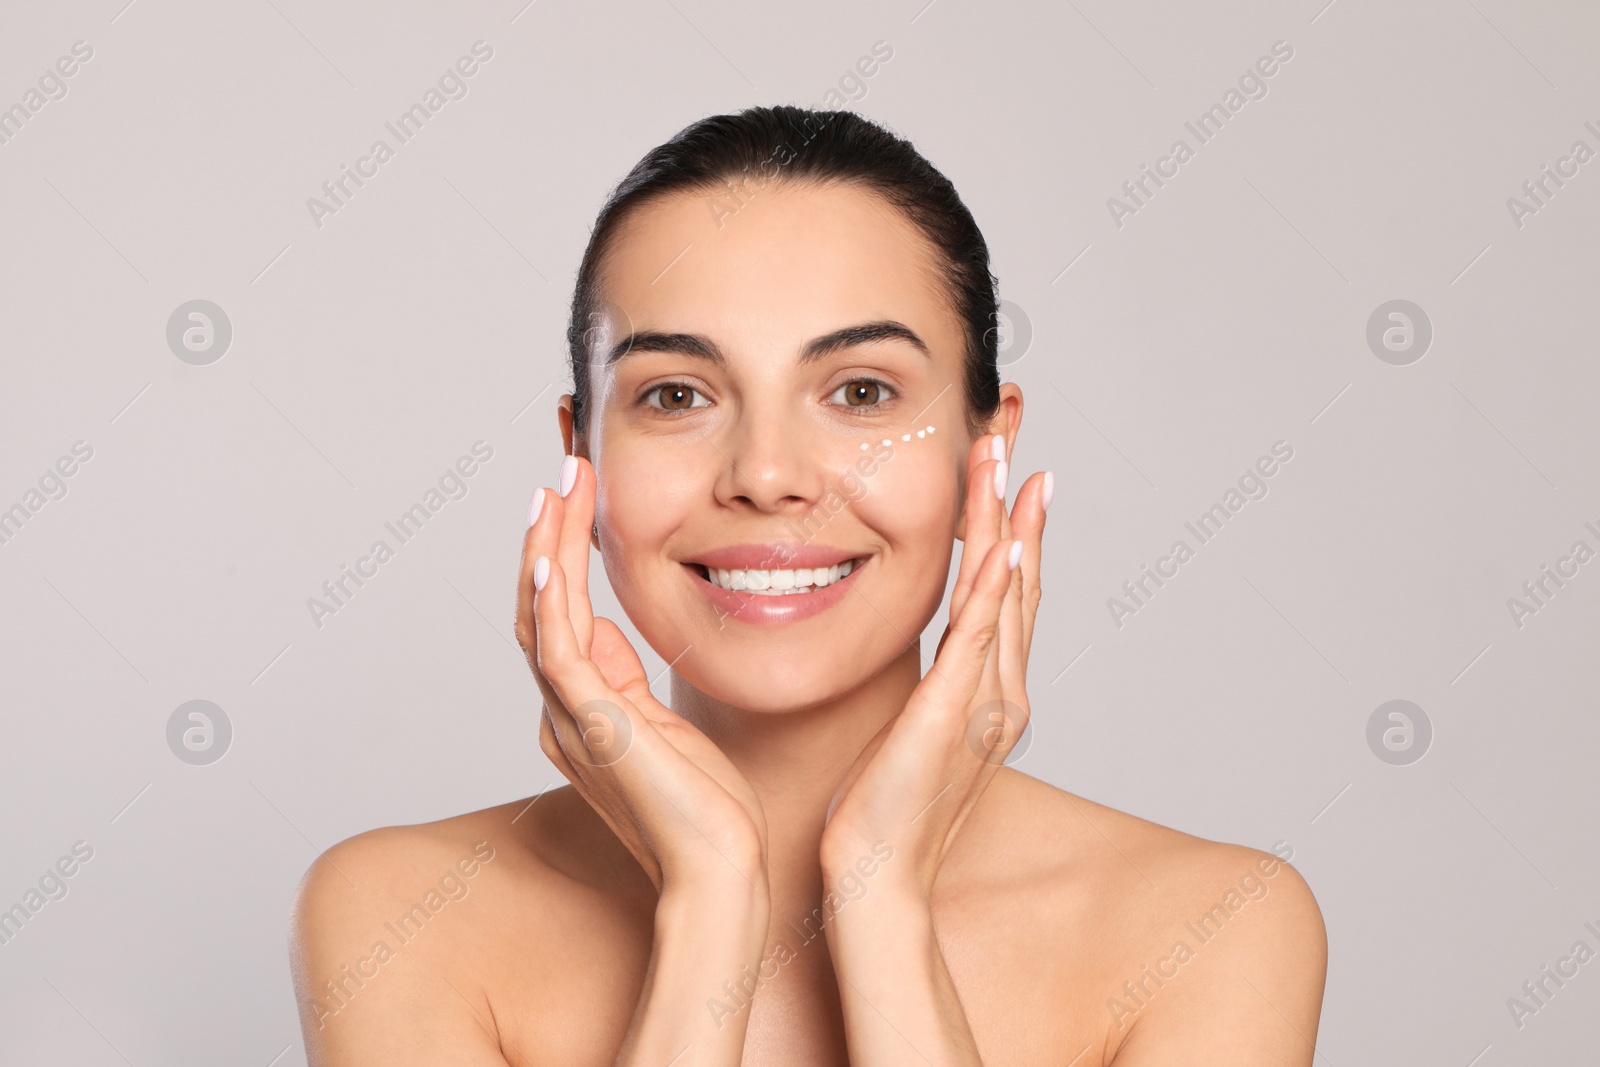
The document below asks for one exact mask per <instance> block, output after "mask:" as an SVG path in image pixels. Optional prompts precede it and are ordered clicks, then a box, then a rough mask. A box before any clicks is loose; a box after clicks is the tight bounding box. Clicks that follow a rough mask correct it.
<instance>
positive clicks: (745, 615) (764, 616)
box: [686, 561, 867, 625]
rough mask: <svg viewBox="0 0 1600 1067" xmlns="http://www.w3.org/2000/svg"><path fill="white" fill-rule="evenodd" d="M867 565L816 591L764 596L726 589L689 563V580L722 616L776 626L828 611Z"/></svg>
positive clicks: (851, 570) (859, 564) (841, 597)
mask: <svg viewBox="0 0 1600 1067" xmlns="http://www.w3.org/2000/svg"><path fill="white" fill-rule="evenodd" d="M866 565H867V561H862V562H859V563H857V564H856V565H855V566H854V567H852V568H851V569H850V573H849V574H847V575H845V576H844V577H843V578H840V579H839V580H838V581H837V582H834V583H833V584H831V585H827V586H824V587H823V588H821V589H818V590H816V591H815V592H811V593H785V594H783V595H781V596H762V595H760V594H758V593H747V592H744V591H742V590H734V589H724V588H722V586H720V585H718V584H717V583H715V582H713V581H709V580H707V579H705V578H702V577H701V576H700V572H699V570H697V569H696V568H695V567H693V566H688V565H686V566H688V570H689V577H690V579H691V580H693V581H694V583H695V584H696V585H698V586H699V587H700V589H701V591H702V592H704V593H705V596H706V599H708V600H710V601H711V604H712V606H713V607H715V608H716V609H717V614H718V615H719V616H720V617H721V618H729V619H737V620H738V621H739V622H748V623H755V624H757V625H775V624H780V623H786V622H799V621H800V620H802V619H809V618H811V616H813V615H817V614H820V613H822V612H824V611H827V610H828V609H829V608H831V607H833V605H835V604H837V603H838V602H839V601H841V600H843V599H844V597H845V595H846V594H847V593H848V592H849V588H848V587H849V585H850V583H852V582H854V581H855V579H856V575H858V574H860V573H861V568H863V567H865V566H866Z"/></svg>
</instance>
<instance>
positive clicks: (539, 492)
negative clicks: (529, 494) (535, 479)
mask: <svg viewBox="0 0 1600 1067" xmlns="http://www.w3.org/2000/svg"><path fill="white" fill-rule="evenodd" d="M543 510H544V488H543V487H542V486H541V487H540V488H538V489H535V490H534V491H533V503H531V504H529V505H528V525H529V526H532V525H533V524H534V523H536V522H538V521H539V512H541V511H543Z"/></svg>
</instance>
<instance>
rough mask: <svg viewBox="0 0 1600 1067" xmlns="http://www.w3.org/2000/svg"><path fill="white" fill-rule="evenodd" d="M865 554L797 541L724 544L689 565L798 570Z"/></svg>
mask: <svg viewBox="0 0 1600 1067" xmlns="http://www.w3.org/2000/svg"><path fill="white" fill-rule="evenodd" d="M861 558H862V555H861V554H860V553H857V552H852V551H850V550H849V549H847V548H831V547H829V546H827V545H807V544H798V543H795V542H776V543H772V544H744V545H725V546H724V547H722V548H714V549H711V550H709V551H707V552H702V553H700V554H699V555H697V556H695V557H694V558H692V559H689V560H686V561H685V562H688V563H698V564H700V565H701V566H704V567H715V568H717V569H718V570H793V569H796V568H816V567H831V566H833V565H834V564H837V563H844V562H845V561H846V560H853V559H861Z"/></svg>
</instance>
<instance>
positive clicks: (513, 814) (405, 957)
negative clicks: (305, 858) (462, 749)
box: [290, 790, 604, 1067]
mask: <svg viewBox="0 0 1600 1067" xmlns="http://www.w3.org/2000/svg"><path fill="white" fill-rule="evenodd" d="M561 793H562V791H560V790H555V791H552V792H551V793H550V794H548V795H546V796H543V797H540V798H532V799H524V800H520V801H516V802H513V803H510V804H505V805H500V806H497V807H493V808H486V809H483V810H482V811H476V812H470V813H467V814H464V815H458V816H455V817H452V818H448V819H442V820H439V821H437V822H430V823H422V824H418V825H412V826H390V827H384V828H382V829H376V830H369V831H367V832H365V833H361V834H357V835H355V836H354V837H351V838H348V839H346V840H344V841H341V842H339V843H338V844H337V845H334V846H333V847H332V848H330V849H328V850H327V851H326V852H324V853H323V854H322V855H321V856H319V857H318V858H317V860H316V861H315V862H313V863H312V864H311V866H310V868H309V869H308V870H307V871H306V873H305V875H304V877H303V878H302V879H301V883H300V887H299V890H298V892H297V893H296V898H295V904H294V910H293V915H292V917H291V923H290V963H291V970H292V973H293V976H294V985H295V993H296V999H297V1002H298V1006H299V1009H300V1015H301V1027H302V1030H303V1031H304V1032H305V1035H306V1048H307V1054H308V1057H309V1059H310V1062H311V1063H312V1064H314V1065H322V1067H333V1065H343V1064H355V1063H367V1062H380V1061H381V1062H385V1063H390V1064H409V1063H413V1062H415V1063H424V1062H440V1061H448V1062H453V1063H465V1064H470V1065H474V1067H477V1065H483V1067H499V1065H500V1064H503V1063H504V1062H506V1060H505V1055H504V1053H503V1052H502V1050H501V1033H500V1029H501V1028H500V1026H499V1024H498V1023H497V1021H496V1017H495V1006H494V1004H493V1003H492V991H493V990H494V989H495V988H497V987H501V988H503V987H504V985H505V978H506V976H507V971H508V966H510V965H511V964H510V963H509V962H508V961H513V960H514V961H516V965H517V966H523V967H531V968H533V969H534V970H535V972H536V973H537V970H538V962H539V956H540V953H541V951H543V950H545V949H547V948H551V947H552V946H555V947H559V939H557V938H555V937H553V936H552V935H551V933H550V932H551V930H552V929H559V924H560V920H561V914H560V912H561V911H562V909H563V906H564V905H565V906H566V907H568V908H570V907H572V906H573V902H574V901H578V900H581V899H582V898H583V896H584V893H583V887H584V885H585V883H586V882H594V881H598V880H599V878H600V877H601V876H602V875H603V873H604V872H603V871H599V870H596V869H595V864H596V860H595V858H594V856H593V855H585V853H584V852H583V851H582V850H581V849H574V848H572V847H571V844H570V841H569V840H568V839H567V836H566V835H567V834H568V833H569V832H570V829H571V827H572V825H573V824H574V822H578V823H581V813H573V812H571V811H569V810H566V809H568V807H569V801H570V799H571V798H568V797H565V796H558V794H561ZM557 809H563V810H559V811H558V810H557ZM575 814H576V815H577V816H578V817H577V818H576V819H575V818H574V817H572V816H573V815H575Z"/></svg>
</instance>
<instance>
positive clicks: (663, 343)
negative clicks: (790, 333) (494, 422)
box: [605, 319, 931, 367]
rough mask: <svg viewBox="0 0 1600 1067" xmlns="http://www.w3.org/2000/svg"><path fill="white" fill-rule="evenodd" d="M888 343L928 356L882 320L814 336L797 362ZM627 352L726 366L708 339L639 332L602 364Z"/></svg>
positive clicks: (909, 335)
mask: <svg viewBox="0 0 1600 1067" xmlns="http://www.w3.org/2000/svg"><path fill="white" fill-rule="evenodd" d="M888 340H900V341H905V342H906V343H907V344H910V345H912V346H913V347H915V348H917V349H918V350H920V351H921V352H922V354H923V355H925V356H926V355H930V354H931V353H930V352H929V349H928V345H927V343H926V342H925V341H923V339H922V338H921V337H918V336H917V334H916V331H914V330H912V329H911V328H910V327H908V326H905V325H902V324H901V323H898V322H894V321H892V320H889V319H885V320H883V321H881V322H864V323H861V324H859V325H856V326H846V327H844V328H843V329H838V330H834V331H833V332H832V333H825V334H823V335H822V336H821V337H813V338H812V339H811V340H809V341H807V342H806V343H805V345H804V346H802V347H801V349H800V363H801V364H802V365H803V364H807V363H815V362H816V361H817V360H819V359H822V358H824V357H826V356H829V355H832V354H833V353H834V352H838V351H841V350H842V349H846V348H851V347H854V346H855V345H863V344H870V343H871V342H873V341H888ZM630 352H674V353H677V354H679V355H684V356H693V357H694V358H696V359H706V360H710V361H711V362H712V363H714V364H716V365H717V366H719V367H726V366H727V365H728V360H727V357H726V356H724V355H723V353H722V349H720V348H719V347H717V343H716V342H715V341H713V340H711V339H710V338H709V337H703V336H701V335H700V334H695V333H663V332H662V331H659V330H642V331H639V332H637V333H631V334H629V335H628V336H626V337H624V338H622V339H621V340H620V341H618V342H617V343H616V344H614V345H612V346H611V351H610V352H609V353H607V354H606V361H605V365H606V366H607V367H610V366H611V365H613V364H614V363H616V362H617V360H619V359H621V358H622V357H623V356H626V355H628V354H629V353H630Z"/></svg>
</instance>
